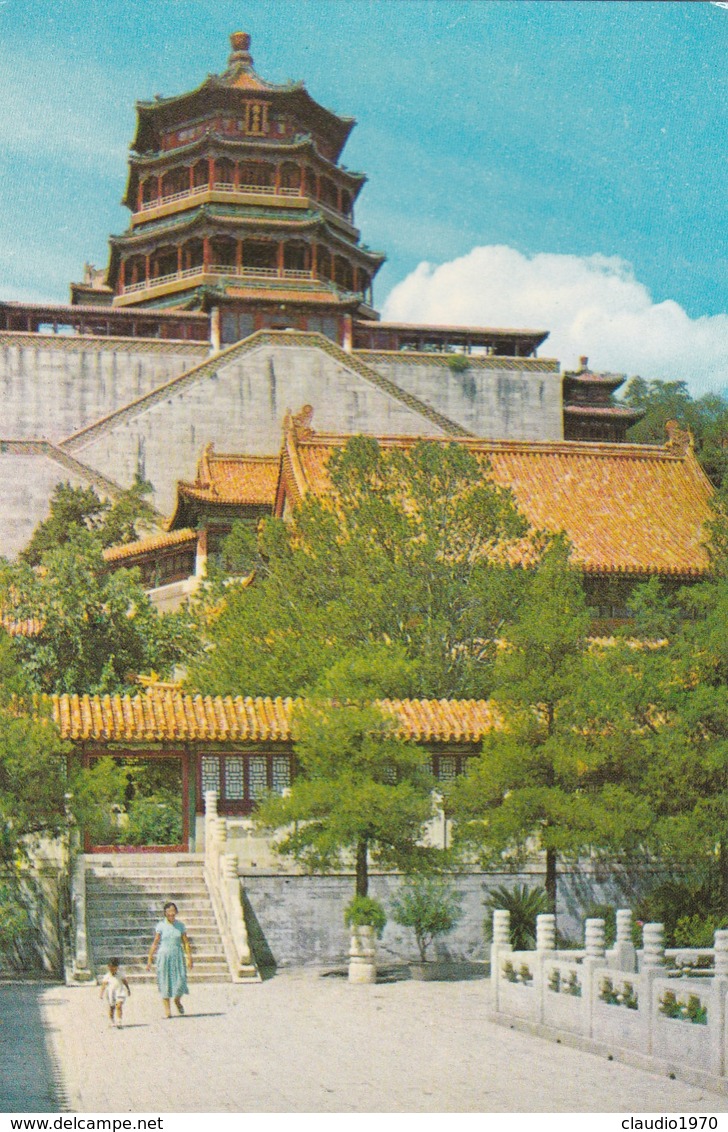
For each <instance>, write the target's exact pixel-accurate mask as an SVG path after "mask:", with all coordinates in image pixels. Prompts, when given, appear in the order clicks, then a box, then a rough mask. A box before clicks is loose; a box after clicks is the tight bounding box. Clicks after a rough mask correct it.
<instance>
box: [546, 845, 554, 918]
mask: <svg viewBox="0 0 728 1132" xmlns="http://www.w3.org/2000/svg"><path fill="white" fill-rule="evenodd" d="M546 896H547V897H548V902H549V912H552V913H553V914H554V915H556V850H555V849H547V850H546Z"/></svg>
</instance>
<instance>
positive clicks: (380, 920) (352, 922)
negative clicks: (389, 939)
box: [344, 896, 387, 939]
mask: <svg viewBox="0 0 728 1132" xmlns="http://www.w3.org/2000/svg"><path fill="white" fill-rule="evenodd" d="M386 922H387V913H386V912H385V911H384V908H383V907H382V905H381V904H380V903H379V901H378V900H373V899H372V898H371V896H355V897H354V899H353V900H351V901H350V902H349V903H348V904H347V906H346V908H345V909H344V923H345V924H346V926H347V927H349V928H361V927H371V928H374V930H375V931H376V933H377V936H378V937H379V938H380V939H381V938H382V932H383V931H384V925H385V924H386Z"/></svg>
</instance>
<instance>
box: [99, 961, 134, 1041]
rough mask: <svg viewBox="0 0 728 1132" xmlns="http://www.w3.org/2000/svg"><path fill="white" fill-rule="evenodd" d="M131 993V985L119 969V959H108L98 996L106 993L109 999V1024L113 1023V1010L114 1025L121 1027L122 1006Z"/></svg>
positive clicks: (100, 996)
mask: <svg viewBox="0 0 728 1132" xmlns="http://www.w3.org/2000/svg"><path fill="white" fill-rule="evenodd" d="M130 994H131V987H130V986H129V983H128V982H127V980H126V976H125V975H124V973H123V972H122V971H120V970H119V960H118V959H109V963H108V969H107V971H106V974H105V975H104V977H103V979H102V980H101V994H100V995H99V998H103V997H104V995H106V997H107V999H108V1001H109V1019H110V1021H111V1025H112V1026H113V1025H114V1011H116V1025H117V1026H119V1027H121V1025H122V1022H121V1012H122V1008H123V1006H124V1001H125V999H126V998H128V996H129V995H130Z"/></svg>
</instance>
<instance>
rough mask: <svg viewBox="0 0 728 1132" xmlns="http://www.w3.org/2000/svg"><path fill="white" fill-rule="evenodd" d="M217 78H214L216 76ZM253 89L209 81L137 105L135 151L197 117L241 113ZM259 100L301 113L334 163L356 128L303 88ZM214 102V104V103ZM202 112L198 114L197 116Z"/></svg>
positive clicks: (270, 92)
mask: <svg viewBox="0 0 728 1132" xmlns="http://www.w3.org/2000/svg"><path fill="white" fill-rule="evenodd" d="M213 77H214V76H213ZM251 93H252V92H251V91H250V90H242V89H241V88H239V87H235V86H231V85H227V84H226V83H223V82H221V81H220V80H219V79H217V81H216V82H211V81H210V79H207V80H206V81H205V82H204V83H203V84H202V85H201V86H199V87H197V88H196V89H195V90H192V91H187V92H186V93H185V94H180V95H176V96H173V97H172V98H167V99H160V100H159V101H156V102H139V103H137V130H136V135H135V137H134V141H133V142H132V149H134V150H136V151H137V153H140V154H143V153H149V152H152V151H156V150H158V149H159V148H160V147H159V138H160V134H161V133H162V132H163V131H164V130H167V129H170V128H172V127H174V126H175V125H177V124H178V123H181V122H182V121H189V120H190V119H191V118H194V117H195V116H198V117H202V116H209V115H211V114H214V113H216V112H224V111H230V110H232V111H238V110H239V109H240V107H241V105H242V104H243V103H245V102H246V101H248V100H249V98H250V95H251ZM255 96H256V99H259V100H260V101H266V102H275V103H277V104H278V105H279V106H280V107H281V109H283V110H285V109H290V110H291V111H296V110H297V111H298V113H299V114H304V115H305V116H307V117H308V119H309V120H310V122H311V123H313V124H315V125H316V126H317V127H318V129H319V130H320V131H321V133H322V134H324V135H325V136H326V138H327V140H328V141H330V142H331V144H332V146H333V148H334V151H335V152H334V161H336V160H338V158H339V155H340V154H341V151H342V149H343V148H344V146H345V145H346V142H347V140H348V138H349V135H350V133H351V131H352V130H353V128H354V126H355V125H356V121H355V119H354V118H340V117H339V116H338V115H337V114H334V113H333V111H331V110H327V109H326V108H325V107H324V106H321V105H320V104H319V103H318V102H316V101H315V100H314V99H313V98H311V96H310V94H309V93H308V91H307V90H306V89H305V88H303V87H298V86H291V87H284V88H273V87H265V88H262V89H260V90H256V91H255ZM211 99H212V100H213V101H211ZM197 111H199V113H196V112H197Z"/></svg>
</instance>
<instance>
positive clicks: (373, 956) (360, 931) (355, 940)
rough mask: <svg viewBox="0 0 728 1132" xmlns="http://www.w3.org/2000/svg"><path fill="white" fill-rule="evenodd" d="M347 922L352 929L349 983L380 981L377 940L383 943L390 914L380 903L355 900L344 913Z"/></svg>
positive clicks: (358, 898) (357, 897)
mask: <svg viewBox="0 0 728 1132" xmlns="http://www.w3.org/2000/svg"><path fill="white" fill-rule="evenodd" d="M344 922H345V924H346V925H347V927H348V928H350V929H351V945H350V947H349V982H350V983H375V982H376V981H377V939H381V936H382V932H383V931H384V925H385V924H386V922H387V914H386V912H385V911H384V908H383V907H382V905H381V904H380V903H379V901H378V900H373V899H372V898H371V897H370V896H355V897H354V899H353V900H352V901H350V903H349V904H347V906H346V909H345V910H344Z"/></svg>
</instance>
